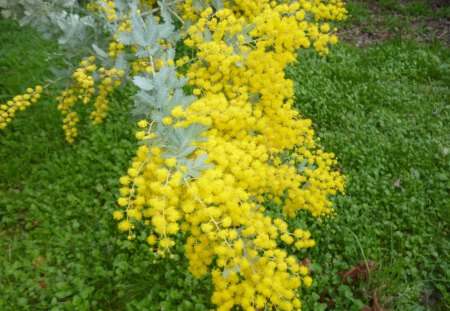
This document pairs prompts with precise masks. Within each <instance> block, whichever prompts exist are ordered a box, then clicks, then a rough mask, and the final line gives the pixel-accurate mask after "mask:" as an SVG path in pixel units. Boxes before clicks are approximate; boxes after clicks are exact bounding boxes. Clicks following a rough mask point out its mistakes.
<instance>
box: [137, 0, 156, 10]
mask: <svg viewBox="0 0 450 311" xmlns="http://www.w3.org/2000/svg"><path fill="white" fill-rule="evenodd" d="M141 4H142V5H146V6H147V7H148V8H149V9H151V8H153V6H154V5H155V4H156V0H141Z"/></svg>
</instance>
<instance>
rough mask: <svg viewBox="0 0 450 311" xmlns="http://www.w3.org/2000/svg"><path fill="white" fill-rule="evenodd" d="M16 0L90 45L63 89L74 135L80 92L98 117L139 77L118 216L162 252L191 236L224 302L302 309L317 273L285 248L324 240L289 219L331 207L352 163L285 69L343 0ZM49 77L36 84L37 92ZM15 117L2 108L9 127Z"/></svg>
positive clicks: (328, 30) (24, 12) (322, 40)
mask: <svg viewBox="0 0 450 311" xmlns="http://www.w3.org/2000/svg"><path fill="white" fill-rule="evenodd" d="M33 6H34V7H33ZM4 7H5V8H7V9H8V10H7V11H5V12H7V14H10V15H15V16H16V17H17V18H19V19H20V20H21V21H22V23H24V24H28V23H31V24H32V25H33V26H35V27H37V28H38V29H39V30H41V31H43V32H44V33H45V34H46V35H47V36H53V35H59V39H58V40H59V43H60V45H61V46H62V48H64V49H65V50H66V51H67V53H69V54H70V53H74V52H76V53H78V55H79V54H80V52H85V53H87V54H86V55H85V57H84V58H83V59H82V60H81V62H80V63H79V66H78V68H77V69H73V70H72V73H69V74H67V73H66V76H67V78H68V81H69V82H68V84H67V88H66V89H65V90H64V91H62V93H61V95H60V96H59V97H58V102H59V104H58V108H59V109H60V110H61V112H62V114H63V115H64V125H63V128H64V130H65V131H66V138H67V140H68V141H69V142H71V143H72V142H74V139H75V137H76V136H77V130H76V124H77V122H78V121H79V117H78V113H77V109H80V107H79V106H80V104H83V105H90V106H92V107H93V110H92V113H91V118H92V121H93V122H94V123H100V122H101V121H102V120H103V119H104V118H105V117H106V115H107V110H108V96H109V94H110V93H112V92H114V90H115V89H116V88H118V87H121V86H124V85H126V84H127V83H133V84H134V85H135V86H137V88H138V91H137V92H136V94H135V96H134V103H135V105H134V109H133V110H132V112H131V113H132V114H133V117H134V118H135V120H136V121H137V124H138V126H139V128H140V130H139V131H138V132H137V133H136V137H137V138H138V139H139V140H140V142H141V143H140V145H139V147H138V149H137V152H136V156H135V157H134V159H133V161H132V163H131V166H130V168H129V170H128V172H127V174H126V175H125V176H123V177H121V178H120V183H121V184H122V188H121V189H120V198H119V199H118V205H119V206H120V208H118V209H117V210H116V211H115V212H114V215H113V216H114V218H115V219H116V220H118V222H119V223H118V227H119V230H121V231H124V232H126V233H127V235H128V238H129V239H134V238H135V237H136V235H137V234H143V233H144V234H145V235H146V236H147V237H148V238H147V243H148V244H149V245H150V246H151V247H150V249H151V250H152V251H154V252H155V255H156V256H161V257H164V256H166V255H169V256H170V255H171V253H172V248H173V247H174V245H175V244H176V243H179V241H184V249H185V253H186V257H187V259H188V260H189V270H190V272H191V273H192V274H193V275H194V276H196V277H200V276H202V275H205V274H210V275H211V276H212V280H213V284H214V293H213V296H212V298H211V299H212V302H213V303H214V304H215V305H216V306H217V308H218V310H230V309H232V308H233V307H236V306H237V307H240V308H242V309H244V310H262V309H268V310H270V309H272V308H277V309H280V310H293V309H300V308H301V302H300V297H299V295H298V288H299V287H300V286H303V285H304V286H310V285H311V283H312V278H311V277H310V275H309V271H308V268H307V267H305V266H302V265H299V263H298V262H299V259H298V258H296V257H295V255H294V254H290V253H288V251H287V250H292V249H303V248H309V247H312V246H314V244H315V242H314V240H313V239H312V238H311V234H310V232H309V231H308V230H307V228H292V227H289V225H288V222H289V221H288V220H289V218H292V217H298V215H299V212H300V211H302V210H307V211H309V212H310V213H311V214H312V215H313V216H314V217H326V216H327V215H330V214H332V213H333V211H334V209H333V204H332V197H333V196H334V195H336V194H337V193H338V192H343V190H344V189H343V188H344V177H343V176H341V175H340V173H339V170H335V169H334V168H333V167H334V166H335V165H336V159H335V156H334V155H333V154H332V153H327V152H324V151H323V150H322V149H321V148H320V146H318V145H317V144H316V138H315V137H314V131H313V130H312V128H311V121H310V120H307V119H304V118H302V116H301V115H300V113H299V112H298V111H297V110H296V109H294V108H293V104H294V92H293V83H292V81H291V80H289V79H287V78H286V76H285V69H286V67H287V66H288V65H289V64H292V63H293V62H295V60H296V58H297V54H296V53H297V51H298V50H299V49H301V48H309V47H310V46H312V47H313V48H314V49H315V50H316V51H317V52H318V53H319V54H321V55H325V54H327V53H328V52H329V50H328V49H329V46H330V45H333V44H335V43H336V42H337V37H336V35H335V34H334V33H335V29H332V26H331V25H330V24H329V23H328V21H339V20H342V19H344V18H345V14H346V10H345V8H344V7H343V3H342V1H341V0H298V1H290V0H279V1H267V0H255V1H246V0H233V1H232V0H223V1H222V0H211V1H209V0H186V1H170V0H167V1H137V0H134V1H123V0H115V1H112V0H108V1H107V0H97V1H90V2H89V3H87V6H86V9H84V8H83V7H82V6H80V5H79V4H78V2H76V1H60V0H52V1H51V0H49V1H42V0H41V1H37V0H35V1H32V0H20V1H14V3H12V4H10V5H9V6H6V5H4ZM37 12H40V13H37ZM39 14H40V15H39ZM83 14H84V15H83ZM33 15H34V16H33ZM74 46H77V47H79V48H77V49H76V51H74V50H73V47H74ZM179 55H182V56H179ZM40 91H41V90H40V88H39V89H38V88H36V90H35V91H33V90H32V89H30V91H29V92H28V93H29V94H30V95H28V98H32V101H33V99H35V98H36V99H37V97H38V96H37V95H38V94H39V93H40ZM23 96H24V95H23ZM23 96H22V97H21V99H20V100H22V98H24V97H23ZM16 102H17V101H16V100H13V101H12V103H13V104H10V103H8V104H7V105H3V106H0V107H2V109H9V108H8V107H10V106H13V105H14V104H15V103H16ZM4 106H5V107H6V108H3V107H4ZM81 106H82V105H81ZM10 119H11V118H10V117H9V115H6V116H5V115H4V114H0V128H2V127H6V123H8V122H9V121H10Z"/></svg>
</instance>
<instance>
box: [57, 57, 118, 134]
mask: <svg viewBox="0 0 450 311" xmlns="http://www.w3.org/2000/svg"><path fill="white" fill-rule="evenodd" d="M123 75H124V71H122V70H119V71H118V70H117V69H115V68H112V69H109V70H106V69H105V68H103V67H101V68H97V65H95V57H94V56H91V57H89V58H88V59H85V60H83V61H82V62H81V63H80V67H79V68H78V69H77V70H76V71H75V72H74V73H73V74H72V76H71V77H72V82H71V83H70V84H69V88H68V89H67V90H65V91H63V92H62V94H61V95H60V96H58V97H57V100H58V102H59V104H58V109H59V110H60V111H61V113H62V114H63V115H64V120H63V123H64V125H63V129H64V131H65V133H66V140H67V141H68V142H70V143H73V142H74V138H75V137H77V136H78V130H77V129H76V124H77V123H78V122H79V117H78V113H77V112H76V111H74V107H75V105H76V104H77V103H78V102H79V101H81V102H82V103H83V104H85V105H86V104H89V103H90V102H91V101H92V99H93V98H94V97H95V100H94V111H92V113H91V119H92V122H93V123H94V124H99V123H101V122H102V121H103V119H104V118H105V116H106V110H107V109H108V95H109V94H110V93H111V92H113V91H114V89H115V88H117V87H118V86H120V84H121V81H120V78H121V77H122V76H123ZM95 76H98V77H99V78H100V82H99V83H96V81H95Z"/></svg>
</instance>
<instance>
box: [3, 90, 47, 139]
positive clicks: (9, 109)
mask: <svg viewBox="0 0 450 311" xmlns="http://www.w3.org/2000/svg"><path fill="white" fill-rule="evenodd" d="M26 91H27V92H26V94H23V95H16V96H14V97H13V98H12V99H11V100H9V101H7V102H6V104H0V130H2V129H4V128H6V126H7V125H8V123H10V122H11V121H12V119H13V118H14V116H15V115H16V112H17V111H18V110H19V111H23V110H25V109H27V107H29V106H30V105H31V104H34V103H36V102H37V100H38V99H39V98H40V97H41V93H42V86H40V85H38V86H36V87H35V88H34V89H32V88H27V90H26Z"/></svg>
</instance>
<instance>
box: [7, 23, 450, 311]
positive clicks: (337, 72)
mask: <svg viewBox="0 0 450 311" xmlns="http://www.w3.org/2000/svg"><path fill="white" fill-rule="evenodd" d="M30 37H31V38H33V39H32V40H29V39H28V38H30ZM0 39H2V45H1V46H0V55H9V56H8V57H5V56H2V57H1V58H0V69H1V70H2V72H7V73H8V74H2V75H1V76H0V91H1V93H0V96H3V97H2V98H0V100H3V99H4V98H8V97H10V96H12V95H14V94H17V93H20V92H21V91H23V89H24V88H26V87H28V86H33V85H35V84H39V83H41V81H42V79H43V77H45V76H46V75H47V76H48V74H49V73H48V71H47V70H46V68H48V64H47V63H46V62H45V59H46V54H45V51H47V52H50V51H51V50H52V48H53V47H52V46H51V45H48V44H47V43H44V42H42V41H41V40H40V39H39V38H37V37H36V35H35V32H33V31H32V30H29V29H21V28H19V27H18V26H17V25H16V24H15V23H11V22H10V21H7V20H0ZM4 42H5V44H3V43H4ZM449 71H450V52H449V51H448V50H446V49H444V48H442V47H440V46H439V45H434V46H432V45H421V44H419V43H415V42H403V41H389V42H386V43H383V44H378V45H373V46H371V47H368V48H356V47H354V46H351V45H340V46H338V47H336V48H335V49H333V50H332V52H331V55H330V56H329V57H327V58H326V59H320V58H318V57H317V56H316V55H315V54H314V53H311V52H306V53H303V54H302V55H300V58H299V63H298V64H297V65H296V66H294V67H292V68H291V69H290V70H289V76H290V77H292V78H293V79H294V80H295V86H296V97H297V106H298V108H299V109H300V110H301V112H302V114H303V115H304V116H305V117H308V118H311V119H312V120H313V123H314V126H315V127H316V129H317V134H318V136H320V137H321V138H322V140H321V141H322V144H323V146H324V147H325V148H326V150H329V151H333V152H335V153H336V154H337V155H338V157H339V158H340V167H341V169H342V170H343V172H344V173H345V174H346V175H347V176H348V177H349V182H348V186H347V195H346V196H345V197H340V198H338V199H337V200H336V206H337V211H338V215H337V217H336V218H335V219H334V220H333V221H325V222H323V223H322V224H317V223H315V222H313V221H312V220H311V218H310V217H306V218H305V219H306V221H307V222H309V223H310V226H311V227H312V230H313V234H314V237H315V238H316V240H317V246H316V247H315V248H313V249H312V250H310V251H308V252H307V253H302V254H300V256H302V258H306V257H307V258H309V259H311V261H312V268H313V276H314V278H315V282H314V284H313V287H312V288H311V289H310V290H304V291H303V292H302V297H303V298H302V299H303V301H304V309H305V310H326V309H327V306H326V304H327V303H331V301H333V303H334V304H335V310H360V309H361V307H362V306H363V305H371V304H372V303H373V301H372V300H373V294H374V291H375V290H376V291H377V297H378V300H379V302H380V304H381V305H382V306H384V307H386V308H387V307H389V308H390V309H391V310H427V309H430V310H445V308H446V306H447V308H448V305H449V304H450V298H449V295H450V293H449V287H450V286H449V281H448V280H449V279H450V267H449V262H450V258H449V255H448V252H449V249H450V242H449V240H448V239H447V238H446V237H448V236H449V228H448V220H449V219H450V215H449V210H450V209H449V207H450V203H449V200H448V196H449V191H450V184H449V182H450V177H449V172H450V165H449V164H450V158H449V155H448V150H449V148H450V136H449V132H448V124H450V122H449V121H450V105H449V103H450V76H449V75H448V72H449ZM54 97H55V93H54V92H52V91H51V92H50V94H48V95H47V96H45V97H44V98H43V100H42V101H40V102H39V104H36V105H34V106H32V107H30V108H29V109H27V110H26V111H25V112H21V113H19V114H18V115H17V117H16V118H15V119H14V120H13V122H12V123H11V124H10V126H9V127H8V128H7V129H6V130H5V131H4V132H2V133H0V159H2V161H1V162H0V310H207V309H208V308H209V307H210V304H209V297H210V289H211V285H210V283H209V281H208V280H206V279H205V280H200V281H197V280H194V279H193V278H192V277H191V276H190V275H189V274H188V273H187V272H186V266H185V264H184V262H185V261H184V260H183V259H182V258H178V257H177V258H178V259H177V260H164V261H159V260H155V258H154V257H153V256H152V253H151V252H149V250H148V248H147V247H145V246H140V245H143V244H144V243H131V242H129V241H127V240H126V238H125V236H123V235H121V234H119V233H118V232H117V228H116V222H115V221H114V220H113V219H112V216H111V213H112V211H113V209H114V208H115V205H116V203H115V200H116V197H117V189H118V187H119V185H118V177H120V176H121V175H122V174H123V172H125V170H126V168H127V166H128V164H129V161H130V159H131V157H132V155H133V150H134V149H135V147H136V143H135V141H134V138H133V131H134V129H133V126H132V125H131V122H129V114H128V106H129V105H130V101H129V99H128V98H129V94H128V92H127V91H126V90H124V91H122V92H120V93H118V94H117V95H116V96H115V97H114V98H113V99H112V103H111V111H110V114H109V117H108V119H107V120H106V122H105V123H104V124H102V125H99V126H93V125H90V124H88V123H83V122H82V123H83V124H82V125H81V127H80V137H79V139H78V140H77V142H76V144H75V145H74V146H70V145H68V144H67V143H66V142H65V141H64V133H63V131H62V129H61V124H60V122H61V117H60V115H59V113H58V111H57V110H56V104H55V100H54ZM143 238H144V237H138V239H143ZM181 251H182V250H179V252H180V253H181ZM361 260H366V261H374V262H375V263H376V268H375V269H374V270H373V271H371V275H370V281H360V282H356V283H355V284H343V281H342V278H341V277H340V276H339V275H338V273H339V272H341V271H347V270H349V269H350V268H352V267H354V266H357V265H358V262H359V261H361ZM324 290H326V292H325V291H324ZM437 292H439V293H440V295H441V296H442V298H441V299H440V300H439V299H438V300H439V301H438V302H436V303H435V304H431V303H428V304H424V303H423V301H422V300H423V297H428V296H430V297H431V298H433V297H434V296H438V294H437ZM320 294H322V295H320Z"/></svg>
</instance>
